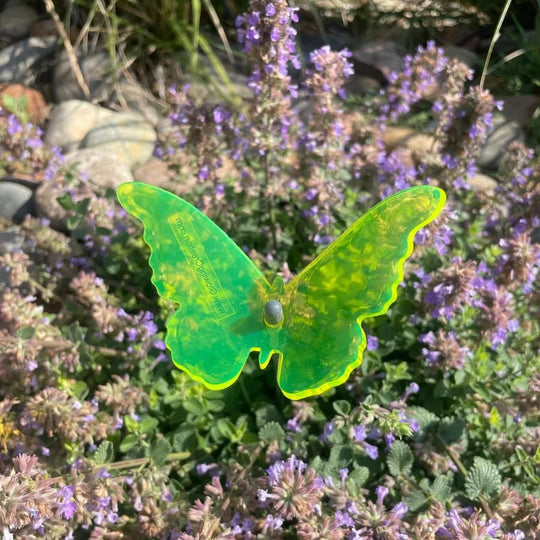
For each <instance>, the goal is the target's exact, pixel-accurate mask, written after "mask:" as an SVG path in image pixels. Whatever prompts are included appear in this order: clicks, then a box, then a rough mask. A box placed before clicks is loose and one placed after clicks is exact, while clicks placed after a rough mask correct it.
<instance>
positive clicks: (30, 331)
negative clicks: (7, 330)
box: [15, 326, 36, 339]
mask: <svg viewBox="0 0 540 540" xmlns="http://www.w3.org/2000/svg"><path fill="white" fill-rule="evenodd" d="M35 333H36V329H35V328H34V327H33V326H23V327H22V328H18V329H17V331H16V332H15V335H16V336H17V337H19V338H21V339H32V338H33V337H34V335H35Z"/></svg>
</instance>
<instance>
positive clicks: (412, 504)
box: [392, 443, 428, 512]
mask: <svg viewBox="0 0 540 540" xmlns="http://www.w3.org/2000/svg"><path fill="white" fill-rule="evenodd" d="M394 444H395V443H394ZM392 446H393V445H392ZM405 503H406V504H407V507H408V509H409V510H410V511H411V512H418V511H420V510H422V509H423V508H424V507H425V506H427V503H428V500H427V497H426V494H425V493H424V492H423V491H413V492H412V493H411V494H410V495H407V497H405Z"/></svg>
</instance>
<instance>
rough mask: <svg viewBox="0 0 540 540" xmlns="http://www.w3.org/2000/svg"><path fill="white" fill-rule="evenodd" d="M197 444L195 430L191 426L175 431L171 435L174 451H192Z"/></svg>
mask: <svg viewBox="0 0 540 540" xmlns="http://www.w3.org/2000/svg"><path fill="white" fill-rule="evenodd" d="M198 446H199V439H198V437H197V432H196V431H195V430H194V429H192V428H185V429H181V430H179V431H177V432H176V433H175V434H174V437H173V448H174V451H175V452H194V451H195V450H196V449H197V448H198Z"/></svg>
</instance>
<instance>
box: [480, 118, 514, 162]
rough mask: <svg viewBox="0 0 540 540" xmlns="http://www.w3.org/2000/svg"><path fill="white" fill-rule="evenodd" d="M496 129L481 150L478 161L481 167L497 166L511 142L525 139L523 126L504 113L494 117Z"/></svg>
mask: <svg viewBox="0 0 540 540" xmlns="http://www.w3.org/2000/svg"><path fill="white" fill-rule="evenodd" d="M493 125H494V129H493V131H492V132H491V133H490V135H489V136H488V138H487V141H486V143H485V144H484V146H483V148H482V149H481V150H480V153H479V155H478V158H477V160H476V162H477V163H478V165H480V167H485V168H488V169H489V168H492V169H494V168H497V166H498V164H499V162H500V161H501V159H502V157H503V156H504V154H505V151H506V149H507V148H508V146H509V145H510V143H512V142H514V141H523V140H524V138H525V134H524V133H523V129H522V128H521V126H520V125H519V124H518V123H517V122H514V121H508V120H506V119H505V118H504V116H503V115H501V114H497V115H496V116H494V118H493Z"/></svg>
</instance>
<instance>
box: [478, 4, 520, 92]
mask: <svg viewBox="0 0 540 540" xmlns="http://www.w3.org/2000/svg"><path fill="white" fill-rule="evenodd" d="M511 3H512V0H506V4H505V5H504V8H503V10H502V13H501V16H500V17H499V21H498V22H497V27H496V28H495V32H494V33H493V37H492V38H491V43H490V44H489V49H488V52H487V55H486V61H485V62H484V67H483V68H482V76H481V77H480V85H479V86H480V88H484V82H485V80H486V75H487V70H488V66H489V62H490V60H491V55H492V53H493V49H494V48H495V43H496V42H497V40H498V39H499V38H500V37H501V27H502V24H503V22H504V19H505V18H506V14H507V13H508V10H509V9H510V4H511Z"/></svg>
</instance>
